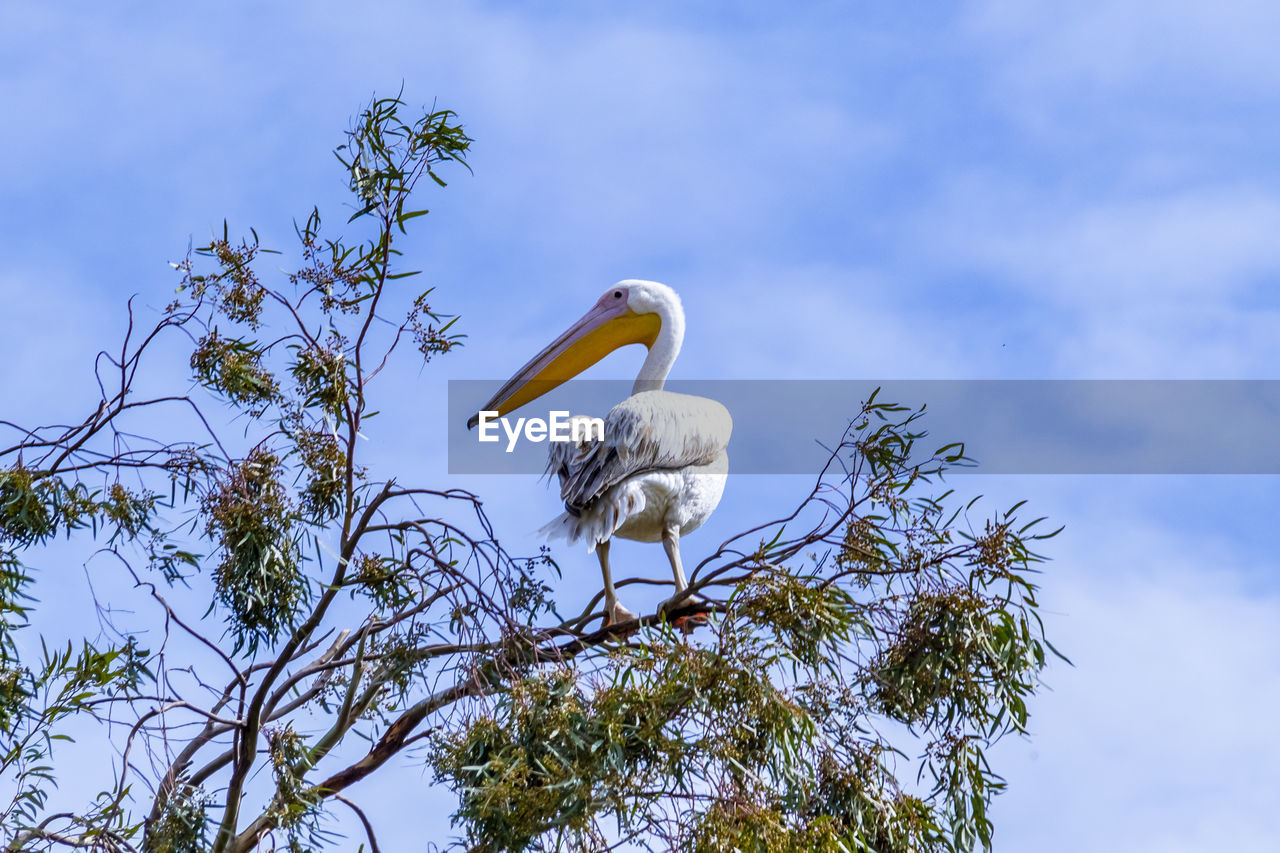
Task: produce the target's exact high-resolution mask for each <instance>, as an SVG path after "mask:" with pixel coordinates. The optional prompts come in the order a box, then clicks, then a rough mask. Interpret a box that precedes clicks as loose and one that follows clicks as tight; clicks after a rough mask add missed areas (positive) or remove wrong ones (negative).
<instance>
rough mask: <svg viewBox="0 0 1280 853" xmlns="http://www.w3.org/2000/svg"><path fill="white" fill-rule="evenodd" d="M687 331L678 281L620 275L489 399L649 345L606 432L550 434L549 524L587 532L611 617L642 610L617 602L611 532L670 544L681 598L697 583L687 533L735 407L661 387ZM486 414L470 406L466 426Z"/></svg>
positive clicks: (520, 394) (567, 534)
mask: <svg viewBox="0 0 1280 853" xmlns="http://www.w3.org/2000/svg"><path fill="white" fill-rule="evenodd" d="M683 340H684V310H683V309H682V308H681V306H680V297H678V296H676V292H675V291H674V290H672V289H671V288H669V287H667V286H666V285H665V284H658V283H657V282H652V281H636V280H631V279H629V280H627V281H620V282H618V283H617V284H616V285H614V286H613V287H611V288H609V290H608V291H606V292H605V294H604V295H603V296H601V297H600V300H599V301H598V302H596V304H595V307H594V308H592V309H591V310H590V311H588V312H587V313H586V315H584V316H583V317H582V319H580V320H578V322H576V323H574V324H573V325H572V326H571V327H569V329H568V331H566V332H565V333H564V334H562V335H561V336H560V337H558V338H556V340H555V341H554V342H552V343H551V345H550V346H548V347H547V348H546V349H544V350H543V351H542V352H540V353H538V354H537V355H535V356H534V357H533V359H532V360H530V361H529V363H528V364H526V365H525V366H524V367H522V368H520V370H519V371H518V372H517V373H516V374H515V376H513V377H511V379H509V380H508V381H507V383H506V384H505V385H503V386H502V388H501V389H499V391H498V393H497V394H495V395H494V396H493V399H492V400H490V401H489V402H488V403H486V404H485V406H484V409H483V411H486V412H491V411H496V412H497V413H498V415H499V416H502V415H506V414H507V413H508V412H511V411H514V410H515V409H518V408H520V407H521V406H524V405H525V404H527V403H529V402H531V401H533V400H535V399H537V398H538V397H539V396H541V395H543V394H545V393H547V392H548V391H550V390H551V389H552V388H555V387H556V386H558V385H560V384H561V383H563V382H565V381H566V380H568V379H571V378H573V377H574V376H576V375H578V374H579V373H581V372H582V371H584V370H586V369H587V368H588V367H590V366H591V365H593V364H595V363H596V362H598V361H600V359H602V358H604V357H605V356H606V355H608V354H609V353H611V352H613V351H614V350H616V349H618V348H619V347H623V346H626V345H627V344H637V343H638V344H644V345H645V346H646V347H648V348H649V355H648V356H647V357H646V358H645V360H644V365H643V366H642V367H641V368H640V373H639V375H638V376H636V382H635V386H634V387H633V388H632V392H631V396H630V397H628V398H627V399H625V400H623V401H622V402H621V403H619V404H618V405H616V406H614V407H613V408H612V409H611V410H610V411H609V414H608V416H606V417H605V419H604V438H603V440H602V441H590V440H584V441H581V442H576V443H575V442H558V443H557V442H553V443H552V444H551V446H550V451H549V453H548V456H549V461H548V465H547V471H548V472H552V471H554V472H555V473H556V474H557V475H558V476H559V478H560V496H561V497H562V498H563V499H564V507H565V511H564V513H562V514H561V515H560V516H559V517H558V518H556V519H555V520H554V521H552V522H551V523H550V524H548V525H547V526H546V527H544V528H542V532H543V533H544V534H546V535H548V536H550V537H553V538H554V537H564V538H565V539H567V540H568V541H569V542H570V543H571V544H572V543H574V542H576V541H578V540H579V539H583V540H585V541H586V543H587V550H588V551H595V552H596V556H597V557H598V558H599V560H600V571H601V574H603V576H604V594H605V624H606V625H608V624H611V623H618V622H625V621H627V620H629V619H634V618H635V614H633V613H631V611H629V610H627V609H626V608H625V607H623V606H622V605H621V604H620V603H619V602H618V595H617V592H616V591H615V590H614V586H613V575H612V573H611V571H610V568H609V540H610V539H611V538H612V537H614V536H620V537H622V538H623V539H632V540H636V541H640V542H662V544H663V547H664V548H665V549H666V552H667V559H668V560H670V562H671V573H672V575H673V576H674V577H675V586H676V596H679V595H680V594H681V593H682V592H684V590H685V587H686V586H687V585H688V582H687V581H686V579H685V574H684V568H683V567H682V566H681V564H680V537H681V536H684V535H686V534H688V533H690V532H691V531H693V530H696V529H697V528H698V527H699V526H700V525H701V524H702V523H703V522H704V521H706V520H707V518H708V517H709V516H710V515H711V513H712V511H714V510H715V508H716V505H717V504H719V503H720V496H721V494H722V493H723V492H724V483H725V478H726V477H727V476H728V473H729V456H728V454H727V453H726V451H725V447H726V445H728V443H729V434H730V432H731V431H732V430H733V420H732V419H731V418H730V417H729V412H728V410H727V409H725V407H724V406H722V405H721V404H720V403H718V402H716V401H715V400H708V399H706V398H705V397H694V396H691V395H688V394H676V393H674V392H671V391H664V390H663V383H664V382H665V381H666V378H667V374H668V373H669V372H670V371H671V366H672V364H674V363H675V360H676V356H677V355H678V354H679V352H680V344H681V343H682V341H683ZM479 417H480V416H479V414H477V415H474V416H472V418H471V420H470V421H468V423H467V427H468V428H470V427H473V426H475V424H476V423H477V422H478V421H479ZM664 606H665V605H664ZM686 618H687V617H686ZM679 621H681V622H683V621H684V620H683V619H682V620H679ZM681 627H683V626H681Z"/></svg>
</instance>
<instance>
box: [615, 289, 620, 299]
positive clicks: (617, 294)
mask: <svg viewBox="0 0 1280 853" xmlns="http://www.w3.org/2000/svg"><path fill="white" fill-rule="evenodd" d="M613 298H614V299H621V298H622V291H621V290H615V291H614V292H613Z"/></svg>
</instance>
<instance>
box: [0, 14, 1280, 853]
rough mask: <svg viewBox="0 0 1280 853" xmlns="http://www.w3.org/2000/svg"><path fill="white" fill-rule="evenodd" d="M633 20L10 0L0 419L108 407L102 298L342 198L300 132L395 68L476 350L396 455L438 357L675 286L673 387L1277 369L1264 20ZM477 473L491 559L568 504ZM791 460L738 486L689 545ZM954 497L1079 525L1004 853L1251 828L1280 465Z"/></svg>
mask: <svg viewBox="0 0 1280 853" xmlns="http://www.w3.org/2000/svg"><path fill="white" fill-rule="evenodd" d="M635 5H638V4H631V5H630V6H623V5H622V4H600V3H577V4H575V3H556V4H551V3H525V4H515V3H432V4H420V3H408V2H405V3H378V2H373V3H369V4H365V5H364V6H362V7H359V8H358V9H357V7H355V6H352V5H350V4H338V3H324V2H317V3H310V4H306V5H305V6H303V5H291V6H288V7H284V6H281V7H278V8H260V7H259V6H257V5H251V4H244V3H239V4H237V3H231V4H224V5H222V6H219V7H217V8H216V9H215V8H213V7H208V8H195V7H192V8H190V9H179V8H175V7H174V5H173V4H165V5H161V4H154V5H153V4H142V3H133V4H120V5H118V6H114V7H112V8H111V9H110V10H109V11H108V10H107V9H106V8H104V7H103V6H101V5H98V4H56V5H55V4H36V3H22V2H10V3H7V4H5V6H4V8H3V9H2V10H0V108H2V109H3V110H4V113H5V115H6V116H8V122H7V124H6V132H5V133H4V134H0V162H3V163H4V164H5V165H4V167H3V171H4V178H3V180H2V181H0V200H2V201H3V209H4V211H5V216H4V223H5V227H4V229H3V231H2V232H0V234H2V235H3V236H0V246H2V248H3V258H4V260H3V263H0V295H3V297H4V302H5V305H6V311H5V312H3V314H0V341H3V344H2V346H3V357H4V359H5V364H6V365H7V367H6V369H5V370H4V371H3V373H2V374H0V395H3V396H2V399H4V400H5V412H4V416H5V417H13V418H15V419H17V420H23V421H35V420H39V421H41V422H46V421H52V420H59V419H61V418H63V417H67V416H71V415H74V414H76V413H79V412H80V411H81V410H82V409H83V408H84V402H83V401H85V400H89V399H96V396H94V395H95V394H96V392H95V391H94V390H93V388H92V385H91V381H90V378H89V376H88V373H87V372H86V367H87V365H88V364H89V362H90V360H91V358H92V355H93V353H94V352H96V350H97V349H98V348H100V347H101V346H104V345H108V344H111V343H113V342H115V341H116V340H117V339H118V336H119V334H120V332H121V330H122V328H123V310H122V303H123V300H124V299H125V298H126V297H127V296H129V295H130V294H135V293H136V294H139V302H140V303H141V304H143V305H151V306H159V305H163V304H164V303H165V302H166V301H167V299H168V294H169V292H170V291H169V288H170V287H172V285H173V284H174V282H173V278H172V273H171V271H170V270H169V268H168V267H167V265H166V262H168V261H170V260H176V259H178V258H179V257H180V256H181V255H182V254H183V253H184V251H185V248H186V246H187V244H188V242H189V241H192V240H194V241H195V242H196V243H199V242H200V241H202V240H204V239H205V238H207V237H208V236H209V234H210V232H211V231H212V229H214V228H220V224H221V221H222V220H223V218H226V219H228V220H230V222H231V224H232V227H233V229H236V228H240V229H247V228H248V227H249V226H254V227H256V228H257V229H258V231H259V233H260V234H261V235H263V237H264V242H266V243H268V244H275V245H280V246H284V245H287V243H288V240H289V239H290V238H291V236H292V231H291V221H292V219H293V218H294V217H295V216H302V215H305V213H306V212H307V211H308V210H309V209H310V206H311V205H312V204H313V203H319V204H320V205H321V206H322V208H324V209H328V210H330V211H332V212H333V213H332V215H331V216H330V217H329V218H330V220H331V221H333V222H334V223H335V224H336V223H337V222H338V221H341V218H345V217H340V215H339V214H340V208H339V207H338V205H339V204H340V203H341V200H342V193H343V187H342V184H341V179H340V175H339V173H338V171H337V170H336V169H335V165H336V164H334V163H333V162H332V159H331V155H330V153H329V152H330V150H331V149H332V147H333V146H334V145H335V144H336V143H337V142H338V141H340V139H339V136H340V132H341V130H342V129H343V128H345V127H346V125H347V122H348V119H349V117H350V116H351V115H352V114H353V113H354V112H356V111H357V110H358V108H359V107H360V106H361V105H362V104H363V103H364V102H365V101H366V100H367V98H368V96H369V94H370V93H371V92H372V91H374V90H377V91H379V92H381V93H391V92H393V91H394V90H396V89H397V88H399V86H400V84H401V81H403V83H404V87H405V92H406V95H407V96H408V97H409V98H410V99H411V100H417V101H424V102H425V101H431V100H432V99H437V100H438V102H439V104H440V105H441V106H445V107H448V108H451V109H454V110H456V111H457V112H458V113H459V114H460V116H461V117H462V120H463V121H464V123H465V124H466V126H467V129H468V131H469V132H470V133H471V135H472V136H474V137H475V139H476V144H475V147H474V153H473V156H472V160H471V162H472V164H473V166H474V169H475V174H474V175H473V176H467V175H464V174H459V175H458V176H457V178H456V180H454V181H452V182H451V186H450V187H449V189H448V190H447V191H445V192H443V193H432V194H430V195H429V196H427V197H426V198H425V201H426V203H427V204H428V206H430V207H431V208H432V216H431V217H429V218H428V220H427V221H426V222H427V225H426V227H424V228H421V229H420V232H419V236H418V237H417V238H415V240H414V241H413V242H412V244H411V250H412V251H413V253H414V254H413V258H412V259H413V261H414V263H415V264H416V265H417V266H420V267H421V268H423V269H424V270H425V276H424V278H426V279H428V280H429V283H431V284H434V285H436V286H438V288H439V289H438V291H437V293H438V298H437V303H436V304H437V307H439V308H441V309H442V310H446V311H449V312H453V313H458V314H461V315H462V320H461V321H460V322H461V324H462V329H463V331H464V332H466V333H467V334H468V335H469V336H470V337H469V338H468V341H467V346H466V347H465V348H464V349H462V350H460V351H458V352H456V353H455V354H452V355H451V356H450V357H449V358H448V359H447V360H443V361H441V362H439V363H438V364H436V365H434V366H433V367H431V368H430V369H428V370H426V371H424V372H422V373H418V372H417V371H415V370H406V371H404V373H403V375H402V376H398V378H397V382H401V383H403V384H402V386H397V387H399V388H400V391H399V393H398V394H397V395H395V399H394V400H392V401H391V402H390V403H389V405H388V406H387V407H386V409H385V411H386V412H387V415H385V420H384V421H383V423H382V424H381V425H380V426H379V429H380V430H381V432H379V433H377V434H374V435H371V445H372V448H373V450H372V452H374V453H375V454H380V455H381V458H383V459H386V460H388V462H390V461H391V460H397V461H398V463H399V464H400V465H410V466H416V467H417V471H416V474H417V475H418V476H419V477H420V478H421V479H423V480H426V481H430V482H444V481H446V479H447V478H446V477H445V476H444V474H443V472H444V470H445V468H444V460H443V457H442V456H441V455H440V453H439V452H438V451H437V450H436V449H434V448H436V446H437V444H438V439H439V438H440V436H441V431H442V429H443V418H444V413H443V412H442V411H441V410H440V408H439V407H438V406H437V405H436V404H435V401H438V400H440V399H443V389H444V382H445V380H447V379H448V378H495V379H496V378H503V377H505V376H507V375H508V374H509V373H510V371H511V369H512V368H513V367H516V366H518V365H519V364H521V363H523V361H524V360H525V359H526V358H527V356H528V355H529V354H531V353H532V352H534V351H536V349H538V348H539V347H541V346H542V345H543V344H544V343H546V342H547V340H549V338H550V336H551V335H553V334H555V333H556V332H558V331H559V330H560V329H562V328H563V327H564V326H565V325H566V324H567V323H568V322H569V321H571V320H572V319H575V318H576V317H578V316H579V315H580V314H581V313H582V312H583V311H584V310H585V309H586V308H587V307H588V306H589V305H590V304H591V303H592V302H593V301H594V299H595V298H596V296H597V295H598V293H599V292H600V291H602V290H603V289H604V288H605V287H607V286H608V285H609V284H610V283H612V282H613V281H616V280H618V279H622V278H629V277H637V278H650V279H656V280H660V281H665V282H667V283H668V284H671V285H672V286H673V287H675V288H676V289H677V290H678V291H679V292H680V293H681V295H682V297H683V299H684V302H685V306H686V310H687V312H688V315H689V334H688V338H687V341H686V345H685V350H684V352H683V354H682V356H681V359H680V362H679V363H678V365H677V368H676V375H678V376H683V377H687V378H707V379H722V378H864V377H884V378H924V379H948V378H965V379H971V378H992V379H994V378H1109V379H1133V378H1159V379H1173V378H1197V379H1200V378H1274V376H1275V365H1276V363H1277V357H1278V356H1280V335H1277V334H1276V328H1277V324H1278V323H1280V289H1278V288H1277V285H1278V284H1280V240H1278V239H1277V235H1278V234H1280V155H1277V153H1276V152H1277V151H1280V124H1278V123H1276V122H1275V120H1274V116H1275V115H1276V114H1277V109H1278V108H1280V85H1278V84H1280V55H1278V54H1277V53H1276V51H1275V50H1274V33H1275V32H1277V28H1278V27H1280V6H1276V5H1275V4H1268V3H1263V2H1248V0H1229V2H1222V3H1217V4H1213V5H1212V6H1210V5H1206V4H1197V3H1188V2H1182V0H1172V2H1163V3H1154V2H1125V1H1124V0H1121V2H1102V0H1082V2H1077V3H1072V4H1066V5H1064V4H1058V3H1047V2H1034V1H1033V0H1021V2H1014V0H1001V1H1000V2H997V0H990V1H989V2H975V3H969V4H959V5H953V4H933V3H918V4H879V5H871V4H860V5H858V6H851V5H850V4H844V3H835V2H828V3H812V4H797V5H793V6H791V7H790V8H786V9H785V11H783V7H782V6H781V5H779V4H769V3H754V4H752V3H746V4H738V3H734V4H729V3H701V4H689V3H651V4H644V8H643V9H637V8H633V6H635ZM638 364H639V356H638V354H635V353H621V354H619V355H617V356H615V357H614V358H613V359H611V360H610V361H608V362H606V363H604V364H602V365H601V366H600V368H599V369H598V370H597V372H596V373H595V374H593V375H600V376H627V375H630V374H632V373H633V372H634V370H635V368H636V366H638ZM173 369H174V371H175V372H176V373H178V374H180V373H181V365H180V364H179V365H176V366H174V368H173ZM948 438H950V437H948ZM1212 445H1213V436H1212V434H1206V435H1205V436H1204V445H1203V446H1197V447H1190V448H1188V452H1212ZM465 484H467V485H472V486H474V487H476V488H477V489H481V490H484V491H485V493H486V495H487V496H488V498H489V503H488V508H489V509H490V510H491V512H492V514H493V516H494V518H495V522H496V524H497V525H498V529H499V530H505V531H509V532H508V533H507V534H506V544H507V545H508V546H509V547H512V548H513V549H515V550H523V549H524V548H530V547H533V542H534V540H533V535H532V534H533V531H534V530H536V529H537V527H539V526H540V525H541V524H542V522H543V521H544V520H546V519H547V518H550V517H551V516H552V515H554V514H555V500H554V498H553V496H552V495H551V494H549V493H547V492H546V491H545V490H544V488H543V487H542V486H541V485H540V484H538V483H536V482H534V481H533V480H532V479H527V480H526V479H515V480H511V481H495V480H491V479H489V480H486V479H483V478H473V479H472V480H470V481H465ZM803 485H804V484H803V483H802V482H801V481H799V480H797V479H794V478H777V479H768V478H760V477H752V478H738V479H736V480H735V479H734V478H731V479H730V483H729V487H728V489H727V491H726V496H725V499H724V503H723V504H722V506H721V508H720V510H719V512H718V513H717V515H716V516H715V517H714V519H713V520H712V522H710V523H709V524H708V526H707V528H706V529H705V530H704V531H701V532H699V533H696V534H694V536H693V537H691V538H690V539H689V540H688V542H687V543H686V554H687V555H692V554H694V553H696V552H697V550H698V549H699V548H709V547H712V545H713V544H714V543H716V542H718V541H720V540H721V539H723V538H725V537H727V536H728V535H729V534H731V533H733V532H735V531H736V530H737V529H740V528H742V527H745V526H748V525H749V524H750V523H754V522H756V521H758V520H760V519H762V518H763V517H765V516H769V517H772V516H773V515H774V514H776V512H777V511H778V510H781V509H784V508H786V507H788V506H789V505H790V504H791V503H792V502H793V501H794V500H796V499H797V497H798V496H799V495H800V493H801V490H802V488H803ZM960 486H961V488H968V489H971V490H973V491H982V492H985V493H987V494H988V495H990V496H991V497H992V501H993V505H995V506H999V505H1007V504H1008V503H1011V502H1012V501H1013V500H1015V499H1018V498H1022V497H1027V498H1029V499H1030V500H1031V502H1032V505H1033V506H1034V507H1035V508H1036V509H1037V510H1038V511H1039V512H1042V513H1045V514H1048V515H1050V516H1051V517H1052V518H1053V519H1054V520H1056V521H1059V522H1061V523H1065V524H1066V525H1067V530H1066V532H1065V533H1064V534H1063V535H1062V537H1060V538H1059V539H1058V540H1056V541H1055V543H1054V544H1053V545H1052V546H1051V548H1050V549H1049V550H1050V554H1051V555H1052V556H1053V557H1054V558H1055V561H1054V562H1053V563H1051V564H1050V565H1049V567H1048V569H1047V573H1046V576H1045V578H1044V588H1045V592H1044V596H1043V598H1044V601H1045V602H1046V607H1047V609H1048V610H1050V611H1051V617H1050V630H1051V631H1052V635H1053V636H1054V638H1055V639H1056V641H1057V643H1058V645H1060V647H1062V648H1063V649H1064V651H1066V653H1067V654H1068V655H1069V656H1070V657H1071V658H1072V659H1073V660H1074V661H1075V663H1076V666H1075V668H1067V667H1064V666H1055V667H1054V668H1052V669H1051V670H1050V671H1049V672H1048V673H1047V675H1046V678H1047V681H1048V682H1049V684H1050V686H1051V687H1052V690H1051V691H1049V692H1045V693H1044V694H1043V695H1042V696H1040V697H1039V698H1038V699H1037V700H1036V702H1035V704H1034V706H1033V713H1034V716H1033V721H1032V728H1033V732H1034V735H1033V738H1032V739H1031V740H1030V741H1028V742H1013V743H1008V744H1006V745H1005V746H1003V747H1002V750H1001V758H1002V762H1001V765H999V766H998V768H997V769H1000V770H1002V771H1003V772H1004V773H1005V775H1006V776H1007V778H1008V779H1009V782H1010V785H1011V791H1010V793H1009V794H1008V795H1007V796H1005V797H1003V798H1001V799H1000V801H998V802H997V804H996V807H995V809H996V810H995V819H996V822H997V835H996V849H997V850H998V851H1022V850H1037V851H1075V850H1078V849H1123V850H1134V851H1142V850H1150V851H1182V850H1186V851H1191V850H1208V849H1232V850H1238V851H1251V850H1258V851H1261V850H1264V849H1270V845H1272V844H1273V843H1274V840H1273V834H1272V832H1271V831H1270V829H1269V827H1268V826H1267V823H1268V822H1267V821H1266V820H1265V818H1264V817H1263V815H1266V814H1268V812H1269V809H1270V808H1272V806H1273V804H1274V802H1275V801H1276V800H1277V797H1280V781H1277V780H1278V779H1280V777H1278V776H1277V774H1276V773H1275V772H1274V768H1275V767H1276V766H1280V737H1278V736H1277V735H1276V734H1275V732H1274V731H1272V727H1271V726H1270V725H1269V722H1268V717H1267V715H1266V714H1265V713H1260V712H1263V711H1264V709H1269V708H1272V707H1275V706H1276V705H1277V703H1278V700H1280V656H1277V655H1276V654H1275V653H1274V651H1275V649H1276V647H1277V644H1278V643H1280V582H1277V575H1276V570H1277V558H1276V556H1275V554H1274V548H1273V547H1271V546H1272V542H1271V536H1270V535H1269V534H1270V531H1271V530H1273V529H1274V515H1275V511H1276V509H1277V508H1278V507H1280V483H1277V482H1276V481H1275V480H1274V479H1273V478H1263V477H1200V478H1173V477H1145V478H1140V477H1115V476H1108V477H1057V478H1050V477H1045V478H1015V477H1002V478H982V479H976V478H975V479H972V480H969V479H966V480H963V481H961V483H960ZM522 537H523V538H522ZM522 546H523V548H522ZM618 552H619V556H618V557H616V558H615V561H621V560H639V559H644V558H645V555H646V553H647V552H646V551H645V550H644V549H643V547H642V546H635V545H633V546H629V547H627V546H623V547H620V548H619V549H618ZM687 559H688V557H687ZM564 562H565V567H566V571H567V573H569V576H570V577H576V576H578V575H577V574H575V573H581V574H582V576H584V577H591V578H592V579H593V582H594V572H595V568H594V563H593V561H592V560H589V559H588V558H587V557H586V556H585V555H566V558H565V561H564ZM363 784H364V785H365V786H366V787H365V788H364V789H362V790H353V791H352V795H353V796H354V797H356V798H357V799H360V800H361V801H362V802H364V803H365V804H366V805H367V806H369V808H370V811H371V812H373V813H375V820H376V821H377V822H378V823H379V825H380V826H381V827H383V829H382V835H383V840H384V842H385V846H386V847H387V848H388V849H404V848H405V847H406V846H407V845H409V841H408V840H407V839H418V838H422V837H424V836H427V837H430V836H432V835H435V834H437V833H443V832H446V831H447V827H446V822H445V815H446V814H447V811H448V802H447V799H446V798H442V797H441V796H440V795H439V794H438V793H432V792H429V791H428V790H427V788H428V780H426V779H423V778H422V777H421V774H420V771H418V770H417V769H414V768H412V767H405V768H404V769H403V770H402V771H400V773H399V776H398V777H397V778H395V779H389V780H385V781H379V782H373V781H370V782H366V783H363ZM406 815H408V816H410V817H408V818H407V819H406Z"/></svg>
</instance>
